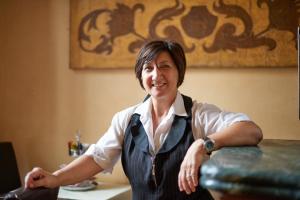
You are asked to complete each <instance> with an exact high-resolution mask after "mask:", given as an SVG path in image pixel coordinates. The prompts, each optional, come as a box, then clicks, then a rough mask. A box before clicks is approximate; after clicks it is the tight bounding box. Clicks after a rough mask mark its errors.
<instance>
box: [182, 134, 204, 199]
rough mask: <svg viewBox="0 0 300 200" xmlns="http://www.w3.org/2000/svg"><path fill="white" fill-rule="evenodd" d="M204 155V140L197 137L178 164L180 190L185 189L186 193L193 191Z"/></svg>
mask: <svg viewBox="0 0 300 200" xmlns="http://www.w3.org/2000/svg"><path fill="white" fill-rule="evenodd" d="M206 156H207V155H206V151H205V149H204V140H203V139H197V140H196V141H195V142H194V143H193V144H192V145H191V146H190V148H189V149H188V151H187V153H186V155H185V157H184V159H183V161H182V163H181V166H180V171H179V174H178V186H179V189H180V191H185V192H186V193H187V194H191V192H195V190H196V186H197V185H198V184H199V183H198V180H199V177H198V174H199V168H200V165H201V164H202V162H203V161H204V158H205V157H206Z"/></svg>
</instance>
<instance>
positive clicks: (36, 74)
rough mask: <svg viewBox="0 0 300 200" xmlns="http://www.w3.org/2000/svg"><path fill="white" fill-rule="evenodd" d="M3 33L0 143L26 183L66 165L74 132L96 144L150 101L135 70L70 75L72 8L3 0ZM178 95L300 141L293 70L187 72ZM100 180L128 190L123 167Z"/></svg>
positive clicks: (269, 134)
mask: <svg viewBox="0 0 300 200" xmlns="http://www.w3.org/2000/svg"><path fill="white" fill-rule="evenodd" d="M0 27H1V31H0V110H1V112H0V141H5V140H9V141H13V144H14V147H15V150H16V154H17V160H18V164H19V167H20V171H21V174H22V176H24V174H25V173H26V172H27V171H28V170H30V169H31V168H32V167H34V166H41V167H43V168H46V169H49V170H50V171H53V170H55V169H56V168H57V167H58V166H59V165H60V164H62V163H64V162H69V161H70V160H71V158H69V157H68V155H67V142H68V141H69V140H70V139H73V138H74V133H75V131H76V130H77V129H81V130H82V133H83V140H84V141H85V142H88V143H92V142H95V141H96V140H97V139H98V138H99V137H100V136H101V134H102V133H103V132H104V131H105V130H106V128H107V127H108V126H109V123H110V120H111V118H112V116H113V114H114V113H116V112H117V111H119V110H121V109H123V108H125V107H127V106H128V105H133V104H135V103H137V102H139V101H140V100H141V99H142V98H143V96H144V95H145V94H144V92H143V91H142V90H141V89H140V87H139V84H138V82H137V80H136V79H135V77H134V74H133V70H105V71H101V70H89V71H74V70H71V69H69V64H68V63H69V3H68V1H61V0H52V1H51V0H48V1H38V0H35V1H34V0H26V1H22V0H19V1H17V0H2V1H0ZM295 56H296V55H295ZM180 90H181V91H182V92H183V93H185V94H187V95H190V96H192V97H193V98H195V99H197V100H198V101H205V102H210V103H214V104H217V105H219V106H220V107H222V108H224V109H227V110H232V111H241V112H245V113H247V114H248V115H249V116H250V117H251V118H252V119H253V120H255V121H256V122H257V123H258V124H259V125H260V126H261V127H262V129H263V131H264V137H265V138H281V139H300V121H299V120H298V117H297V116H298V115H297V110H298V107H297V70H296V68H288V69H283V68H279V69H274V68H273V69H267V68H265V69H189V70H187V75H186V79H185V82H184V84H183V86H182V87H181V88H180ZM102 177H103V178H104V179H109V180H110V181H115V182H126V178H125V177H124V175H123V172H122V169H121V167H120V165H118V166H117V170H115V171H114V173H113V176H108V175H104V176H102ZM120 177H122V178H120Z"/></svg>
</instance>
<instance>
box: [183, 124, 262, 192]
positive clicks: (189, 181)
mask: <svg viewBox="0 0 300 200" xmlns="http://www.w3.org/2000/svg"><path fill="white" fill-rule="evenodd" d="M209 138H211V139H213V140H214V141H215V147H214V150H217V149H220V148H222V147H225V146H242V145H256V144H258V143H259V142H260V141H261V140H262V138H263V134H262V131H261V129H260V128H259V127H258V126H257V125H256V124H255V123H254V122H251V121H244V122H236V123H234V124H232V125H231V126H229V127H227V128H224V129H223V130H221V131H219V132H216V133H213V134H211V135H209ZM206 153H207V152H206V151H205V148H204V140H203V139H197V140H195V142H194V143H193V144H192V145H191V146H190V148H189V149H188V151H187V153H186V155H185V158H184V160H183V162H182V164H181V168H180V171H179V174H178V186H179V189H180V190H181V191H185V192H186V193H187V194H190V193H191V192H194V191H195V187H196V186H197V185H198V180H199V177H198V171H199V168H200V166H201V164H202V163H203V161H204V160H205V157H207V154H206Z"/></svg>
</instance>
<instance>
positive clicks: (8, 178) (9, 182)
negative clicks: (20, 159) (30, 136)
mask: <svg viewBox="0 0 300 200" xmlns="http://www.w3.org/2000/svg"><path fill="white" fill-rule="evenodd" d="M19 187H21V180H20V174H19V170H18V165H17V160H16V156H15V152H14V149H13V146H12V143H11V142H0V194H3V193H7V192H9V191H11V190H14V189H17V188H19Z"/></svg>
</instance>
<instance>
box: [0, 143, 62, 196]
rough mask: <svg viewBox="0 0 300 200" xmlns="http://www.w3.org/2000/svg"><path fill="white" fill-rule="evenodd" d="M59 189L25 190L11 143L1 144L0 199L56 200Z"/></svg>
mask: <svg viewBox="0 0 300 200" xmlns="http://www.w3.org/2000/svg"><path fill="white" fill-rule="evenodd" d="M58 189H59V188H54V189H48V188H36V189H24V188H23V187H21V180H20V174H19V170H18V166H17V160H16V156H15V152H14V149H13V146H12V143H11V142H0V199H5V200H16V199H18V200H20V199H21V200H37V199H42V200H56V199H57V194H58Z"/></svg>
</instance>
